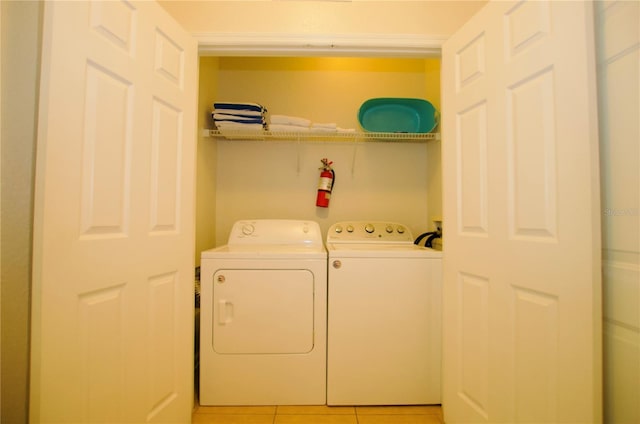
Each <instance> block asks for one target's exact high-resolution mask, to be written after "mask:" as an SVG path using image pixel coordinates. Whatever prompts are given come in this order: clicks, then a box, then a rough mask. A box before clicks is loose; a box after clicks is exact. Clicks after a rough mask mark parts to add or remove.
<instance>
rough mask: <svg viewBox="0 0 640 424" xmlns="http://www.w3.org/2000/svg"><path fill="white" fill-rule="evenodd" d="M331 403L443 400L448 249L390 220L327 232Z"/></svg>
mask: <svg viewBox="0 0 640 424" xmlns="http://www.w3.org/2000/svg"><path fill="white" fill-rule="evenodd" d="M326 242H327V251H328V256H329V257H328V260H329V264H328V291H329V295H328V329H327V334H328V336H327V337H328V339H327V403H328V404H329V405H410V404H439V403H441V390H440V370H441V346H442V342H441V284H442V283H441V280H442V252H439V251H436V250H433V249H429V248H426V247H421V246H417V245H415V244H414V243H413V236H412V234H411V232H410V231H409V229H408V228H407V227H406V226H404V225H400V224H397V223H389V222H341V223H337V224H334V225H332V226H331V228H330V229H329V232H328V233H327V239H326Z"/></svg>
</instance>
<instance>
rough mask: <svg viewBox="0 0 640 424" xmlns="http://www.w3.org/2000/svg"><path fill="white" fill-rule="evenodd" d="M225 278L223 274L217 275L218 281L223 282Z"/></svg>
mask: <svg viewBox="0 0 640 424" xmlns="http://www.w3.org/2000/svg"><path fill="white" fill-rule="evenodd" d="M226 280H227V279H226V278H224V275H218V283H224V282H225V281H226Z"/></svg>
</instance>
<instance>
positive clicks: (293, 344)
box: [210, 269, 314, 355]
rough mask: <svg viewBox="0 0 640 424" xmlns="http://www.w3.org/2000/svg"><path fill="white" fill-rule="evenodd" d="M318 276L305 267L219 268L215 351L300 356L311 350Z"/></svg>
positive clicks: (215, 277)
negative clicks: (299, 354) (315, 278)
mask: <svg viewBox="0 0 640 424" xmlns="http://www.w3.org/2000/svg"><path fill="white" fill-rule="evenodd" d="M313 295H314V276H313V273H311V272H310V271H309V270H303V269H251V270H247V269H219V270H217V271H216V272H215V274H214V275H213V299H211V300H210V301H211V302H212V303H213V305H212V307H213V314H212V319H213V323H212V324H213V325H212V326H211V327H212V332H213V334H212V340H213V350H214V351H215V352H217V353H218V354H249V355H250V354H283V353H284V354H296V353H308V352H310V351H311V350H312V349H313V334H314V322H313V315H314V302H313V301H314V298H313Z"/></svg>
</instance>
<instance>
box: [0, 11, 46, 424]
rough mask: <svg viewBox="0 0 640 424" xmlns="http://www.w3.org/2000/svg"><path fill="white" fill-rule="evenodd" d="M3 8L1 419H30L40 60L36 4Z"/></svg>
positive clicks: (20, 420) (21, 420)
mask: <svg viewBox="0 0 640 424" xmlns="http://www.w3.org/2000/svg"><path fill="white" fill-rule="evenodd" d="M0 7H1V8H2V47H1V49H0V51H1V54H2V166H1V168H2V178H1V183H2V285H1V289H2V296H1V299H2V308H1V309H2V321H1V322H2V386H1V387H2V396H1V398H2V417H1V419H0V421H2V422H3V423H5V422H6V423H24V422H26V420H27V416H28V407H27V405H28V403H27V400H28V375H29V305H30V295H29V292H30V282H31V233H32V227H33V225H32V220H33V214H32V209H33V203H32V197H33V172H34V154H35V141H36V124H37V95H38V93H37V86H38V78H39V59H40V54H39V53H40V32H41V30H40V28H41V26H40V16H41V12H42V4H41V3H39V2H6V1H3V2H0Z"/></svg>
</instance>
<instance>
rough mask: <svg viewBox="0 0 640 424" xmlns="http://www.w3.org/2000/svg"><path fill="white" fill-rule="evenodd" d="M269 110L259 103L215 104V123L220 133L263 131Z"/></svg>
mask: <svg viewBox="0 0 640 424" xmlns="http://www.w3.org/2000/svg"><path fill="white" fill-rule="evenodd" d="M266 112H267V109H266V108H265V107H264V106H262V105H260V104H258V103H236V102H220V103H214V104H213V112H212V114H211V115H212V117H213V122H214V123H215V124H216V127H217V128H218V129H219V130H220V131H226V130H231V131H262V130H263V129H264V128H265V126H266V119H265V114H266Z"/></svg>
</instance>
